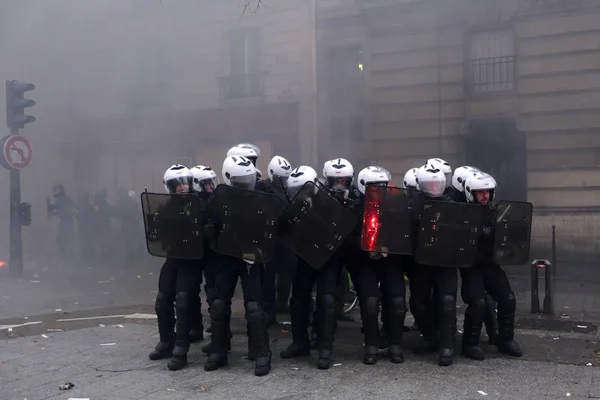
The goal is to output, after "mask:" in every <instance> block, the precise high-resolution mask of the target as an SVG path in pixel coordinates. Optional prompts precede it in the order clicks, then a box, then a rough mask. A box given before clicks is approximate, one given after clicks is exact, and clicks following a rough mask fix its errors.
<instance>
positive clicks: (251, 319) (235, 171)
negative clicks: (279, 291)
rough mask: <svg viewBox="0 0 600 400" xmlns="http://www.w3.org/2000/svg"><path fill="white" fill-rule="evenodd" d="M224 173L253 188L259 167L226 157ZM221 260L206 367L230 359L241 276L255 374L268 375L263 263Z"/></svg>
mask: <svg viewBox="0 0 600 400" xmlns="http://www.w3.org/2000/svg"><path fill="white" fill-rule="evenodd" d="M222 173H223V181H224V183H225V184H226V185H229V186H233V187H236V188H240V189H246V190H254V189H255V187H256V182H257V179H256V167H254V164H253V163H252V162H251V161H250V160H249V159H247V158H246V157H243V156H231V157H227V158H226V159H225V161H224V162H223V171H222ZM214 230H215V228H214V227H213V231H214ZM207 233H209V232H207ZM211 235H214V232H213V233H212V234H210V233H209V236H211ZM218 263H219V272H218V273H217V277H216V289H217V293H216V297H215V299H214V301H213V302H212V304H211V310H210V320H211V331H212V336H211V340H212V343H211V346H210V347H211V349H210V353H209V355H208V358H207V360H206V364H205V365H204V369H205V370H206V371H213V370H216V369H218V368H220V367H222V366H224V365H226V364H227V363H228V359H227V355H228V352H229V349H230V348H231V344H230V336H229V334H230V321H231V299H232V298H233V295H234V291H235V287H236V285H237V281H238V278H239V279H240V280H241V283H242V290H243V293H244V307H245V309H246V320H247V323H248V335H249V337H248V341H249V348H250V349H253V350H254V351H253V352H254V355H253V356H254V357H253V358H255V367H254V374H255V375H256V376H264V375H267V374H268V373H269V371H270V370H271V350H270V344H269V335H268V332H267V319H266V314H265V312H264V307H263V303H262V301H263V290H262V280H263V275H264V265H263V264H261V263H254V262H253V261H248V260H242V259H238V258H233V257H230V256H225V255H219V256H218Z"/></svg>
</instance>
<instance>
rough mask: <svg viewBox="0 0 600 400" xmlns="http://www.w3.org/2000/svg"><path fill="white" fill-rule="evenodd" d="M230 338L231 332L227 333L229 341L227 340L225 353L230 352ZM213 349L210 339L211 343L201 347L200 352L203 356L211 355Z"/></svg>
mask: <svg viewBox="0 0 600 400" xmlns="http://www.w3.org/2000/svg"><path fill="white" fill-rule="evenodd" d="M232 338H233V335H232V334H231V331H229V340H227V342H226V346H227V351H231V339H232ZM213 348H214V346H213V343H212V339H211V342H210V343H209V344H206V345H204V346H202V352H203V353H204V354H210V353H212V349H213Z"/></svg>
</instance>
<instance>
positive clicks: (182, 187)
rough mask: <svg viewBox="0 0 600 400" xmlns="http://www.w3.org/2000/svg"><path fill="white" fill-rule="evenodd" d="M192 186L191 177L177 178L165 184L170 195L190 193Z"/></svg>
mask: <svg viewBox="0 0 600 400" xmlns="http://www.w3.org/2000/svg"><path fill="white" fill-rule="evenodd" d="M192 184H193V178H192V177H191V176H178V177H176V178H171V179H169V180H168V181H166V182H165V186H166V187H167V190H168V191H169V193H171V194H182V193H190V192H191V191H192Z"/></svg>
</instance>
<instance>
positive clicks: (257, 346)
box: [246, 301, 271, 376]
mask: <svg viewBox="0 0 600 400" xmlns="http://www.w3.org/2000/svg"><path fill="white" fill-rule="evenodd" d="M246 320H247V321H248V331H249V336H248V342H249V343H252V349H253V351H254V353H255V354H254V358H255V364H254V375H256V376H265V375H267V374H268V373H269V372H270V371H271V349H270V348H269V333H268V332H267V315H266V314H265V312H264V310H263V308H262V305H261V304H260V303H259V302H257V301H249V302H247V303H246Z"/></svg>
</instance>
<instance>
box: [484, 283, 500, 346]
mask: <svg viewBox="0 0 600 400" xmlns="http://www.w3.org/2000/svg"><path fill="white" fill-rule="evenodd" d="M496 307H497V304H496V302H495V301H494V299H492V296H490V295H489V294H486V296H485V315H484V319H483V323H484V324H485V331H486V333H487V335H488V343H489V344H496V343H498V339H499V337H500V334H499V333H498V316H497V315H496Z"/></svg>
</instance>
